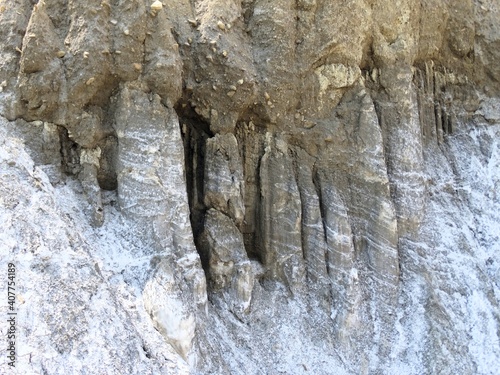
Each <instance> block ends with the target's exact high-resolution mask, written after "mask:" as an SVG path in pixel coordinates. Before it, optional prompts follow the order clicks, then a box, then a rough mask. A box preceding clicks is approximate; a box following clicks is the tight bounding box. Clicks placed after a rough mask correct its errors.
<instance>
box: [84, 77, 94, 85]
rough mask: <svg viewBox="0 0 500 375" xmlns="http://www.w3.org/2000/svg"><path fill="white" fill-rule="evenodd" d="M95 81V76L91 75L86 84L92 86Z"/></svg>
mask: <svg viewBox="0 0 500 375" xmlns="http://www.w3.org/2000/svg"><path fill="white" fill-rule="evenodd" d="M94 81H95V78H94V77H91V78H89V79H88V80H87V82H85V84H86V85H87V86H90V85H91V84H92V83H94Z"/></svg>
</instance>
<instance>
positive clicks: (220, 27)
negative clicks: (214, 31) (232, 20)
mask: <svg viewBox="0 0 500 375" xmlns="http://www.w3.org/2000/svg"><path fill="white" fill-rule="evenodd" d="M217 27H218V28H219V29H221V30H226V25H224V22H222V21H218V22H217Z"/></svg>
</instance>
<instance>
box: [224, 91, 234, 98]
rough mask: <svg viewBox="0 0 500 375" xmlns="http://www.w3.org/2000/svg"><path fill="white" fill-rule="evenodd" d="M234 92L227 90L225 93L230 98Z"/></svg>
mask: <svg viewBox="0 0 500 375" xmlns="http://www.w3.org/2000/svg"><path fill="white" fill-rule="evenodd" d="M234 94H236V91H228V93H227V94H226V95H227V96H229V97H230V98H231V97H232V96H233V95H234Z"/></svg>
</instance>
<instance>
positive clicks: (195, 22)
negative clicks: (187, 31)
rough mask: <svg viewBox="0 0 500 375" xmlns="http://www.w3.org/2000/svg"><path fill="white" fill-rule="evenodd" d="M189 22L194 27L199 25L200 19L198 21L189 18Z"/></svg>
mask: <svg viewBox="0 0 500 375" xmlns="http://www.w3.org/2000/svg"><path fill="white" fill-rule="evenodd" d="M188 22H189V24H190V25H191V26H193V27H196V26H198V21H196V20H193V19H189V20H188Z"/></svg>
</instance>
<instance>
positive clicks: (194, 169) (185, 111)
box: [176, 99, 213, 267]
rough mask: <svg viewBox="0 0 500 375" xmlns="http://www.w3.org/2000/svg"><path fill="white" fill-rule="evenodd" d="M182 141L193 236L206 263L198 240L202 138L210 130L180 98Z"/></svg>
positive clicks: (201, 210) (201, 214)
mask: <svg viewBox="0 0 500 375" xmlns="http://www.w3.org/2000/svg"><path fill="white" fill-rule="evenodd" d="M176 111H177V114H178V116H179V125H180V127H181V134H182V140H183V145H184V163H185V173H186V176H185V179H186V189H187V196H188V204H189V211H190V215H189V219H190V221H191V227H192V229H193V237H194V242H195V246H196V249H197V251H198V254H199V255H200V257H201V258H202V263H203V266H204V267H205V266H206V264H205V263H206V262H204V261H203V260H205V258H206V257H205V256H204V254H203V251H202V246H201V244H200V235H201V233H202V232H203V227H204V217H205V212H206V210H207V208H206V206H205V204H204V202H203V189H204V187H203V185H204V178H205V154H206V150H205V147H206V141H207V139H208V138H211V137H212V136H213V134H212V133H211V132H210V126H209V124H208V123H207V122H206V121H204V120H203V119H202V118H200V117H199V116H198V115H197V114H196V112H195V111H194V108H192V107H191V106H190V105H189V103H188V102H187V101H185V100H182V99H181V100H180V101H179V102H178V104H177V106H176Z"/></svg>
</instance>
